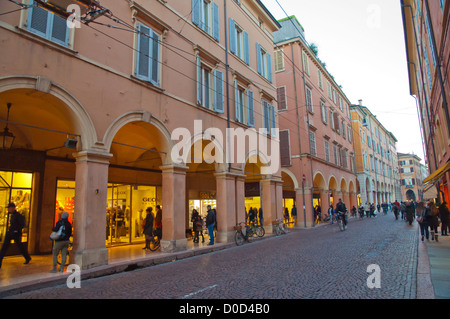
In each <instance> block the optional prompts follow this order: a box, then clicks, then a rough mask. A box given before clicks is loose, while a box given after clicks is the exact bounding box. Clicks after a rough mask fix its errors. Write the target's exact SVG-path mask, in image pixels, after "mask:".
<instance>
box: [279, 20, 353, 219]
mask: <svg viewBox="0 0 450 319" xmlns="http://www.w3.org/2000/svg"><path fill="white" fill-rule="evenodd" d="M279 23H280V24H281V26H282V28H281V29H280V30H279V31H277V32H275V34H274V42H275V49H274V55H275V58H274V62H275V77H276V83H277V91H278V92H277V97H278V98H277V100H278V114H279V125H280V153H281V176H282V179H283V206H284V207H285V209H286V208H287V209H288V211H290V210H291V208H292V206H293V205H294V204H296V206H297V214H298V224H299V226H301V227H305V226H306V227H309V226H311V225H314V220H313V218H314V213H313V211H314V208H315V207H319V206H320V208H321V212H322V215H324V214H325V213H326V212H327V210H328V208H329V207H330V205H333V207H335V206H336V203H337V202H338V200H339V199H340V198H341V199H342V200H343V201H344V203H345V204H346V206H347V208H348V209H349V210H350V209H351V207H352V206H356V205H357V193H356V191H357V186H356V174H355V172H356V170H355V153H354V150H353V141H354V135H353V133H352V128H351V122H350V112H349V105H350V102H349V100H348V99H347V97H346V95H345V94H344V92H343V91H342V89H341V87H340V86H339V85H338V84H337V83H336V82H335V81H334V79H333V77H332V76H331V75H330V74H329V73H328V71H327V70H326V68H325V67H324V65H323V64H322V62H321V61H320V60H319V59H318V57H317V55H316V53H315V52H314V50H313V49H312V47H311V46H310V45H309V44H308V42H307V41H306V39H305V34H304V30H303V28H302V26H301V24H300V23H299V22H298V20H297V19H296V18H295V17H289V18H286V19H283V20H280V21H279Z"/></svg>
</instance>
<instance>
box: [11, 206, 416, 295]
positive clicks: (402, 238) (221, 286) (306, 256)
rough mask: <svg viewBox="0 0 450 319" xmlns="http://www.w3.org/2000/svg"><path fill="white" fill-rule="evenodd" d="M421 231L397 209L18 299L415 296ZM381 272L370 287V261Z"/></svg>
mask: <svg viewBox="0 0 450 319" xmlns="http://www.w3.org/2000/svg"><path fill="white" fill-rule="evenodd" d="M417 245H418V231H417V225H416V223H415V224H413V226H409V225H407V223H405V222H403V221H401V220H397V221H396V220H394V218H393V216H392V215H391V214H388V215H386V216H384V215H380V216H379V217H377V218H372V219H363V220H359V219H351V221H350V224H349V227H348V229H347V230H346V231H345V232H341V231H339V229H338V226H337V225H336V224H334V225H323V226H318V227H316V228H314V229H307V230H296V231H292V232H290V233H289V234H287V235H282V236H280V237H273V238H267V239H264V240H261V241H257V242H253V243H250V244H245V245H243V246H241V247H233V248H230V249H226V250H222V251H219V252H215V253H210V254H207V255H201V256H196V257H192V258H188V259H184V260H180V261H176V262H172V263H169V264H163V265H158V266H153V267H149V268H144V269H137V270H135V271H131V272H125V273H121V274H116V275H111V276H106V277H101V278H96V279H91V280H86V281H82V282H81V288H80V289H69V288H67V287H66V286H60V287H57V288H51V289H50V288H47V289H42V290H39V291H33V292H29V293H26V294H22V295H17V296H12V297H11V298H52V299H58V298H73V299H77V298H138V299H140V298H161V299H165V298H175V299H181V298H185V299H249V298H252V299H253V298H256V299H269V298H270V299H297V298H301V299H316V298H327V299H334V298H346V299H347V298H350V299H359V298H362V299H413V298H415V297H416V272H417ZM371 264H376V265H378V266H379V267H380V270H381V288H379V289H378V288H375V289H369V288H368V286H367V279H368V277H369V275H370V274H371V273H368V266H369V265H371Z"/></svg>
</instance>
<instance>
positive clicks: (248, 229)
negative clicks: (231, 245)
mask: <svg viewBox="0 0 450 319" xmlns="http://www.w3.org/2000/svg"><path fill="white" fill-rule="evenodd" d="M234 229H235V231H236V232H235V234H234V241H235V242H236V245H237V246H241V245H242V244H243V243H244V241H246V242H250V238H252V237H256V236H258V235H257V234H256V232H255V231H254V228H253V227H252V226H251V225H246V224H245V223H239V224H237V225H236V226H235V227H234ZM244 229H245V232H244Z"/></svg>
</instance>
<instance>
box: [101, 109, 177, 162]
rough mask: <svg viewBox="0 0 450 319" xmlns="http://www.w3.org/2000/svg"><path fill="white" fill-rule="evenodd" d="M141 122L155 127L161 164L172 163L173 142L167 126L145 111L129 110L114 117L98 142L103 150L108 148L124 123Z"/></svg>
mask: <svg viewBox="0 0 450 319" xmlns="http://www.w3.org/2000/svg"><path fill="white" fill-rule="evenodd" d="M135 122H136V123H137V122H143V123H147V124H150V125H151V126H152V127H153V128H155V129H156V131H157V135H159V136H158V139H159V144H160V148H161V149H160V150H159V151H160V154H161V160H162V164H163V165H170V164H172V157H171V150H172V147H173V142H172V140H171V135H170V132H169V130H168V129H167V127H166V126H165V125H164V124H163V123H162V122H161V121H160V120H158V119H157V118H155V117H153V116H152V115H151V114H150V113H149V112H146V111H131V112H128V113H125V114H123V115H122V116H120V117H118V118H116V119H115V120H114V121H113V122H112V123H111V125H110V126H109V127H108V129H107V130H106V132H105V135H104V138H103V142H101V143H100V144H101V145H102V146H103V147H104V148H105V150H108V151H109V150H110V149H111V147H112V144H113V140H114V138H115V137H116V135H117V133H118V132H119V131H120V130H121V129H122V128H123V127H124V126H126V125H128V124H130V123H135Z"/></svg>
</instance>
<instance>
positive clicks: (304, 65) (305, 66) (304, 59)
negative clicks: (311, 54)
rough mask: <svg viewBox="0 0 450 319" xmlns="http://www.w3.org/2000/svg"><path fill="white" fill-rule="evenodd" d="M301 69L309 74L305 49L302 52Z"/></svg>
mask: <svg viewBox="0 0 450 319" xmlns="http://www.w3.org/2000/svg"><path fill="white" fill-rule="evenodd" d="M302 60H303V71H305V73H306V74H308V75H309V59H308V55H307V54H306V52H305V51H303V52H302Z"/></svg>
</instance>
